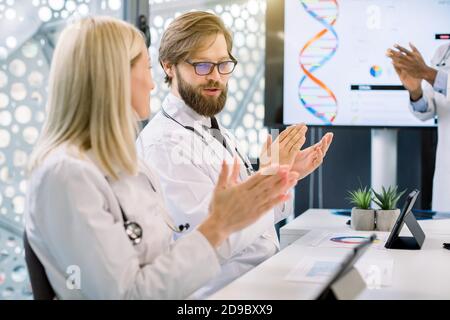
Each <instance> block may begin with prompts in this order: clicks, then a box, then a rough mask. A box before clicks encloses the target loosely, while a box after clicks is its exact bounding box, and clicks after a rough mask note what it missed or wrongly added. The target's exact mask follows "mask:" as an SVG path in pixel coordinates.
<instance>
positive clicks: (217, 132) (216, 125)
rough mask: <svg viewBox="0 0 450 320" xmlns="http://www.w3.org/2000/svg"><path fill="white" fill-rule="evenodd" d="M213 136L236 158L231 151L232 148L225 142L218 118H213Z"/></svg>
mask: <svg viewBox="0 0 450 320" xmlns="http://www.w3.org/2000/svg"><path fill="white" fill-rule="evenodd" d="M210 131H211V134H212V136H213V137H214V138H215V139H216V140H217V141H219V143H220V144H221V145H223V147H224V148H225V149H226V150H227V151H228V152H229V153H230V154H231V156H234V154H233V151H231V149H230V147H229V146H228V144H227V141H226V140H225V137H224V136H223V135H222V132H221V131H220V128H219V123H218V122H217V119H216V117H211V129H210Z"/></svg>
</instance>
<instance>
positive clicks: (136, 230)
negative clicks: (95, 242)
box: [106, 174, 190, 245]
mask: <svg viewBox="0 0 450 320" xmlns="http://www.w3.org/2000/svg"><path fill="white" fill-rule="evenodd" d="M144 176H145V177H146V178H147V181H148V183H149V184H150V187H151V188H152V190H153V192H154V193H157V192H156V188H155V186H154V185H153V183H152V181H151V180H150V178H149V177H148V176H147V175H145V174H144ZM106 180H107V181H108V183H109V179H108V177H106ZM116 198H117V196H116ZM117 203H118V205H119V208H120V212H121V214H122V219H123V227H124V228H125V233H126V234H127V236H128V239H130V241H131V243H132V244H133V245H137V244H139V243H140V242H141V241H142V236H143V234H144V230H143V229H142V227H141V225H140V224H139V223H137V222H135V221H130V220H129V219H128V217H127V215H126V214H125V211H124V210H123V208H122V206H121V205H120V201H119V199H118V198H117ZM163 216H164V220H165V222H166V224H167V226H168V227H169V228H170V229H171V230H173V231H174V232H177V233H181V232H183V231H186V230H188V229H189V228H190V225H189V223H185V224H180V225H179V226H178V227H176V226H175V225H173V223H171V222H170V221H168V217H166V216H165V215H163Z"/></svg>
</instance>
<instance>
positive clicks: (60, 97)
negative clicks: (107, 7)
mask: <svg viewBox="0 0 450 320" xmlns="http://www.w3.org/2000/svg"><path fill="white" fill-rule="evenodd" d="M144 48H145V42H144V38H143V37H142V34H141V33H140V31H139V30H137V29H136V28H135V27H133V26H132V25H130V24H128V23H126V22H124V21H120V20H117V19H113V18H109V17H90V18H85V19H82V20H80V21H78V22H76V23H74V24H73V25H71V26H69V27H67V28H66V29H65V30H64V31H63V32H62V33H61V35H60V37H59V40H58V44H57V46H56V49H55V52H54V55H53V60H52V66H51V71H50V79H49V96H48V102H47V110H48V116H47V119H46V121H45V123H44V127H43V130H42V132H41V136H40V139H39V141H38V143H37V145H36V148H35V150H34V152H33V154H32V156H31V159H30V170H33V169H34V168H36V167H37V166H38V165H39V164H40V163H42V161H43V159H44V158H45V157H46V156H47V155H48V154H49V153H50V152H51V151H52V150H54V149H55V148H56V147H58V146H60V145H61V144H63V143H69V144H70V145H74V146H76V147H77V148H78V149H79V150H80V151H81V152H83V151H87V150H92V152H93V154H94V156H95V157H96V159H97V161H98V164H99V165H100V167H101V168H102V169H103V170H104V171H105V172H106V173H107V174H108V175H110V176H111V177H113V178H115V179H117V177H118V172H119V171H122V170H123V171H125V172H127V173H130V174H135V173H136V172H137V153H136V148H135V139H136V134H137V126H138V119H137V115H136V114H135V112H134V110H133V109H132V107H131V75H130V73H131V66H132V65H133V63H134V62H135V61H136V60H137V59H138V58H139V56H140V55H141V53H142V50H143V49H144Z"/></svg>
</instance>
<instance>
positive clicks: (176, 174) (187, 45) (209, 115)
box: [136, 11, 332, 298]
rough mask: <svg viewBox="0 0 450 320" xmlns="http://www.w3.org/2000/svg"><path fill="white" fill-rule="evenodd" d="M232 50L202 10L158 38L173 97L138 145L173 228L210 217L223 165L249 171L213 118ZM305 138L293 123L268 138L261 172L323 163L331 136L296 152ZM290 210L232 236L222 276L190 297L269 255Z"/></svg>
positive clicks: (300, 170) (223, 253)
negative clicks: (278, 165)
mask: <svg viewBox="0 0 450 320" xmlns="http://www.w3.org/2000/svg"><path fill="white" fill-rule="evenodd" d="M231 51H232V36H231V34H230V33H229V31H228V30H227V29H226V27H225V26H224V24H223V22H222V20H221V19H220V18H219V17H217V16H216V15H214V14H211V13H207V12H201V11H197V12H191V13H186V14H183V15H181V16H179V17H177V18H176V19H175V20H174V21H173V22H172V23H171V24H170V25H169V26H168V28H167V29H166V30H165V32H164V34H163V36H162V39H161V44H160V49H159V59H160V63H161V65H162V66H163V68H164V71H165V73H166V82H167V83H168V84H169V86H170V93H169V94H168V96H167V97H166V99H165V100H164V102H163V104H162V108H161V111H160V112H159V113H158V114H156V115H155V117H154V118H153V119H152V120H151V121H150V122H149V124H147V126H146V127H145V128H144V130H143V131H142V132H141V134H140V135H139V138H138V140H137V143H136V145H137V149H138V153H139V154H140V155H141V156H142V157H143V158H145V159H147V160H148V161H149V162H150V163H152V164H153V165H154V168H155V169H156V171H157V172H158V174H159V176H160V179H161V185H162V189H163V192H164V195H165V198H166V200H167V201H166V203H167V206H168V209H169V212H170V214H171V216H172V217H173V219H174V220H175V221H176V223H184V222H185V221H187V222H188V223H189V224H190V225H194V226H195V225H197V224H199V223H200V222H201V221H202V220H204V219H205V218H206V217H207V216H208V212H209V211H208V203H209V202H210V199H211V196H212V194H213V190H214V186H215V184H216V183H217V179H218V176H219V171H220V164H221V162H222V161H223V160H226V161H231V160H232V159H233V158H236V159H238V161H239V162H240V164H241V172H240V180H241V181H245V180H246V179H247V178H248V177H249V176H251V175H252V174H254V173H253V169H252V165H251V163H250V161H249V159H248V158H247V156H246V154H245V152H244V151H243V149H242V148H241V147H240V146H239V143H238V141H237V139H236V138H235V137H234V136H233V134H231V133H230V132H229V131H228V130H226V129H225V128H224V127H222V126H221V125H220V124H219V123H218V120H217V119H216V117H215V116H217V114H218V113H219V112H220V111H221V110H222V109H223V108H224V106H225V102H226V98H227V88H228V86H227V84H228V80H229V78H230V76H231V73H232V72H233V70H234V68H235V66H236V64H237V61H236V59H235V58H234V57H233V56H232V54H231ZM305 133H306V126H304V125H297V126H291V127H290V128H288V129H287V130H285V131H283V132H282V133H281V134H280V136H279V137H278V138H277V140H276V141H274V143H273V144H272V143H271V139H270V138H268V141H267V143H266V145H265V147H264V150H263V154H264V155H265V157H263V161H261V163H262V167H264V165H265V164H266V163H268V162H270V161H273V162H277V163H281V164H286V165H288V166H289V167H290V168H291V171H292V172H295V173H296V174H298V176H299V179H300V178H303V177H304V176H306V175H308V174H309V173H310V172H312V171H313V170H314V169H315V168H317V167H318V166H319V165H320V164H321V163H322V159H323V157H324V155H325V153H326V151H327V149H328V147H329V145H330V143H331V140H332V135H331V134H328V135H327V136H326V137H324V138H323V139H322V141H321V142H320V143H318V144H317V145H314V146H312V147H310V148H308V149H305V150H303V151H302V152H300V148H301V146H302V145H303V143H304V142H305ZM266 150H267V151H268V152H265V151H266ZM276 158H278V160H277V159H276ZM291 213H292V201H290V202H288V203H286V204H284V205H280V206H277V207H276V208H275V209H274V210H272V211H271V212H269V213H268V214H267V215H265V216H264V218H262V219H260V220H259V221H258V222H257V223H255V224H253V225H251V226H249V227H247V228H246V229H244V230H242V231H241V232H237V233H234V234H233V235H231V236H230V237H229V238H228V239H227V241H225V243H224V244H223V245H222V246H221V247H220V248H219V250H218V252H219V257H220V261H221V268H222V272H221V273H220V274H219V275H218V276H217V277H216V278H215V279H214V280H212V281H211V282H210V283H208V285H206V286H205V287H204V288H202V289H201V290H199V291H198V292H196V293H195V294H194V295H193V296H192V297H193V298H205V297H207V296H209V295H210V294H212V293H214V292H215V291H217V290H218V289H220V288H221V287H223V286H224V285H226V284H228V283H229V282H231V281H232V280H234V279H236V278H237V277H239V276H241V275H242V274H244V273H245V272H247V271H248V270H250V269H251V268H253V267H255V266H256V265H258V264H259V263H261V262H262V261H264V260H266V259H267V258H269V257H271V256H272V255H274V254H275V253H276V252H277V251H278V249H279V242H278V238H277V234H276V230H275V227H274V224H275V223H277V222H278V221H280V220H282V219H283V218H286V217H287V216H289V215H290V214H291Z"/></svg>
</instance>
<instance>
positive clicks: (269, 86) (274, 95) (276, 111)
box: [264, 0, 438, 129]
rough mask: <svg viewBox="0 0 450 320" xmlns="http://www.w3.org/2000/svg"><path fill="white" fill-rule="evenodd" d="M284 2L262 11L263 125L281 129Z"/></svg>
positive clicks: (279, 0) (269, 1)
mask: <svg viewBox="0 0 450 320" xmlns="http://www.w3.org/2000/svg"><path fill="white" fill-rule="evenodd" d="M284 3H285V0H267V10H266V55H265V89H264V105H265V108H264V126H266V127H269V128H284V127H286V126H288V125H287V124H284V121H283V112H284V111H283V110H284V108H283V106H284V22H285V20H284V9H285V6H284ZM434 122H435V124H434V125H426V126H418V125H350V124H342V125H341V124H336V125H326V124H308V127H317V128H328V129H330V128H373V129H393V128H395V129H424V128H436V127H437V123H438V120H437V119H436V118H435V121H434Z"/></svg>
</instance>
